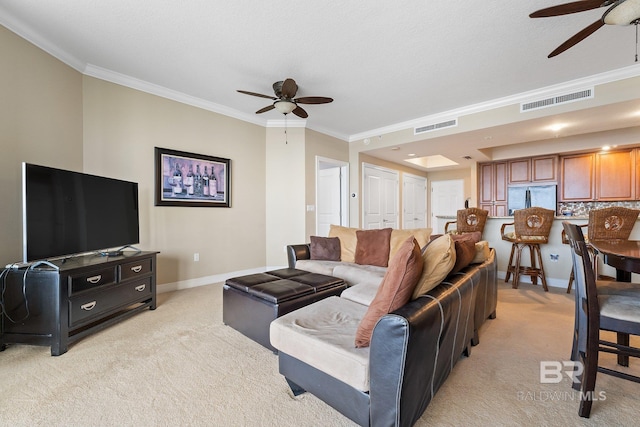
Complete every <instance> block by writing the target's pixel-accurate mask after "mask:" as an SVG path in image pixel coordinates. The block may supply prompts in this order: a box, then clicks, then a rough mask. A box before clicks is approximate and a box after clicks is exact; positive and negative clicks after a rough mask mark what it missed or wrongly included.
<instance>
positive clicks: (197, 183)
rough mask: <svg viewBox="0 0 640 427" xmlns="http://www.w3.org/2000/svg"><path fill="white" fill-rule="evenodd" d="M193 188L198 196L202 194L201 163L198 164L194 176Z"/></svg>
mask: <svg viewBox="0 0 640 427" xmlns="http://www.w3.org/2000/svg"><path fill="white" fill-rule="evenodd" d="M193 190H194V193H195V195H196V196H199V197H200V196H202V174H201V173H200V165H196V174H195V176H194V177H193Z"/></svg>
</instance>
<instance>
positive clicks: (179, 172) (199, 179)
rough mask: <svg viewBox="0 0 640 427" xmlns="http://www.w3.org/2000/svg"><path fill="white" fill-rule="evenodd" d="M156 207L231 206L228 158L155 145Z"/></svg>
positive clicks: (229, 161)
mask: <svg viewBox="0 0 640 427" xmlns="http://www.w3.org/2000/svg"><path fill="white" fill-rule="evenodd" d="M155 167H156V189H155V190H156V191H155V193H156V197H155V202H156V203H155V204H156V206H198V207H223V208H228V207H230V206H231V199H230V196H231V194H230V188H231V182H230V178H231V170H230V168H231V160H229V159H224V158H221V157H214V156H208V155H205V154H195V153H187V152H184V151H178V150H170V149H166V148H159V147H155Z"/></svg>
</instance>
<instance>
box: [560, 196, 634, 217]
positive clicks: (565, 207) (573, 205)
mask: <svg viewBox="0 0 640 427" xmlns="http://www.w3.org/2000/svg"><path fill="white" fill-rule="evenodd" d="M611 206H622V207H625V208H631V209H640V200H632V201H623V202H560V203H558V214H559V215H563V214H565V212H571V215H573V216H589V211H590V210H592V209H602V208H608V207H611Z"/></svg>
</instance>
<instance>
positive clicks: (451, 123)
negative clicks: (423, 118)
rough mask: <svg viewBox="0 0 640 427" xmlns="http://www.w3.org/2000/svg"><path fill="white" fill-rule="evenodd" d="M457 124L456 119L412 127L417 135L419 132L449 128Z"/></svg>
mask: <svg viewBox="0 0 640 427" xmlns="http://www.w3.org/2000/svg"><path fill="white" fill-rule="evenodd" d="M456 126H458V119H452V120H447V121H446V122H440V123H434V124H432V125H427V126H420V127H419V128H414V129H413V134H414V135H417V134H419V133H425V132H431V131H434V130H439V129H444V128H451V127H456Z"/></svg>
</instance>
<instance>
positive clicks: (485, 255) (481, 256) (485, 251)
mask: <svg viewBox="0 0 640 427" xmlns="http://www.w3.org/2000/svg"><path fill="white" fill-rule="evenodd" d="M489 255H491V249H489V242H487V241H486V240H481V241H479V242H478V243H476V255H475V257H474V258H473V261H471V264H482V263H483V262H485V261H486V260H488V259H489Z"/></svg>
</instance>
